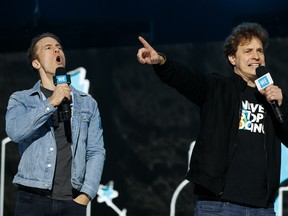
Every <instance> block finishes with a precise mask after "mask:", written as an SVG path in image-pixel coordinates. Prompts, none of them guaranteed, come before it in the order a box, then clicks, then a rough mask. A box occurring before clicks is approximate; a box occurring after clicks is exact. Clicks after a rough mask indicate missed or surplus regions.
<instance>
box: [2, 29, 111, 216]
mask: <svg viewBox="0 0 288 216" xmlns="http://www.w3.org/2000/svg"><path fill="white" fill-rule="evenodd" d="M27 54H28V58H29V60H30V61H31V64H32V67H33V69H34V70H36V71H37V72H38V74H39V76H40V79H41V80H40V81H38V82H37V83H36V84H35V85H34V87H33V88H31V89H28V90H24V91H19V92H15V93H13V94H12V95H11V97H10V99H9V103H8V108H7V114H6V132H7V134H8V136H9V137H10V138H11V140H12V141H13V142H15V143H18V147H19V152H20V155H21V160H20V163H19V166H18V172H17V174H16V175H15V177H14V180H13V183H15V184H16V185H17V186H18V189H19V190H18V194H17V203H16V209H15V215H19V216H20V215H21V216H25V215H29V216H33V215H35V216H36V215H37V216H39V215H43V216H44V215H62V216H63V215H69V216H71V215H75V216H76V215H77V216H79V215H85V214H86V206H87V204H88V203H89V201H91V200H92V199H93V198H94V197H95V196H96V194H97V190H98V186H99V183H100V179H101V175H102V170H103V166H104V160H105V149H104V143H103V129H102V125H101V118H100V114H99V109H98V106H97V102H96V101H95V100H94V99H93V98H92V97H91V96H90V95H88V94H86V93H83V92H80V91H78V90H76V89H75V88H73V86H69V85H68V84H67V83H63V84H58V85H56V86H55V84H54V80H53V77H55V73H56V72H55V71H56V69H57V68H59V67H65V63H66V59H65V54H64V52H63V50H62V46H61V43H60V40H59V38H58V37H57V36H56V35H54V34H52V33H43V34H41V35H38V36H36V37H35V38H33V39H32V41H31V45H30V47H29V49H28V52H27ZM64 99H65V100H68V101H69V104H70V107H71V119H68V120H66V121H65V122H63V121H61V120H59V116H58V115H59V110H58V108H59V107H60V106H61V103H62V102H63V100H64ZM67 125H68V129H67ZM65 127H66V128H65ZM67 131H70V136H69V133H67ZM67 134H68V135H67Z"/></svg>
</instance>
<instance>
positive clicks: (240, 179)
mask: <svg viewBox="0 0 288 216" xmlns="http://www.w3.org/2000/svg"><path fill="white" fill-rule="evenodd" d="M257 94H260V93H259V92H258V91H257V89H256V88H251V87H247V88H246V89H245V91H244V94H243V97H242V115H241V120H240V124H239V132H238V138H237V139H238V140H237V148H236V150H235V153H234V157H233V159H232V161H231V163H230V166H229V168H228V170H227V173H226V176H225V177H226V178H225V187H224V191H223V195H222V196H221V199H223V200H227V201H231V202H236V203H240V204H247V205H251V206H256V207H257V206H258V207H266V204H267V203H266V197H267V181H266V152H265V146H264V143H265V142H264V139H265V131H264V118H265V110H264V107H263V106H262V105H261V104H260V103H259V101H258V100H257V96H256V95H257Z"/></svg>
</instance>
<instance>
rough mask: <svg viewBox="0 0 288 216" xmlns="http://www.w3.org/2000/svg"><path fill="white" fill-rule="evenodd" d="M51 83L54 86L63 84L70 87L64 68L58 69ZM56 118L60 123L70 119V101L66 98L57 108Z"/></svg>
mask: <svg viewBox="0 0 288 216" xmlns="http://www.w3.org/2000/svg"><path fill="white" fill-rule="evenodd" d="M53 81H54V85H55V86H57V85H59V84H65V83H66V84H68V85H70V83H71V78H70V75H69V74H67V73H66V69H65V68H64V67H58V68H57V69H56V73H55V76H54V77H53ZM58 117H59V121H60V122H65V121H69V120H70V118H71V107H70V101H69V100H68V99H67V98H64V99H63V101H62V103H61V104H60V105H59V106H58Z"/></svg>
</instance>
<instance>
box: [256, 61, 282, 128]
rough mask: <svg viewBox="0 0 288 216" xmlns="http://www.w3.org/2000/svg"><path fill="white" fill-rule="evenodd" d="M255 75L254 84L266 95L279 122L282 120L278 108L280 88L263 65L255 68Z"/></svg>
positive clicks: (280, 100) (280, 97) (280, 101)
mask: <svg viewBox="0 0 288 216" xmlns="http://www.w3.org/2000/svg"><path fill="white" fill-rule="evenodd" d="M256 75H257V77H258V79H256V80H255V84H256V86H257V88H258V90H259V92H260V93H261V94H263V95H264V96H265V97H266V100H267V101H268V102H270V104H271V106H272V109H273V111H274V113H275V116H276V118H277V119H278V121H279V122H280V123H282V122H284V120H283V114H282V112H281V110H280V108H279V106H281V104H282V100H283V94H282V90H281V89H280V88H279V87H278V86H276V85H274V82H273V80H272V77H271V74H270V73H269V72H268V70H267V69H266V68H265V67H264V66H260V67H258V68H256Z"/></svg>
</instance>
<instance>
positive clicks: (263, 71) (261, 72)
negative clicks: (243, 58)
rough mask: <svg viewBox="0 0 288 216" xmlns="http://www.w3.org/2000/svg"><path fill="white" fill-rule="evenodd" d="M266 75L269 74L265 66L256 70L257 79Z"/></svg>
mask: <svg viewBox="0 0 288 216" xmlns="http://www.w3.org/2000/svg"><path fill="white" fill-rule="evenodd" d="M266 73H269V72H268V70H267V68H266V67H265V66H259V67H258V68H256V76H257V77H258V78H259V77H261V76H264V75H265V74H266Z"/></svg>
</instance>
